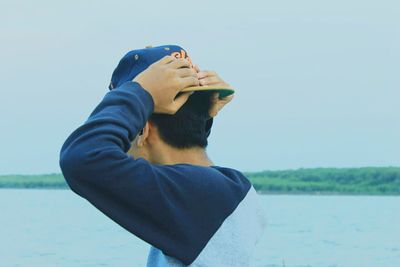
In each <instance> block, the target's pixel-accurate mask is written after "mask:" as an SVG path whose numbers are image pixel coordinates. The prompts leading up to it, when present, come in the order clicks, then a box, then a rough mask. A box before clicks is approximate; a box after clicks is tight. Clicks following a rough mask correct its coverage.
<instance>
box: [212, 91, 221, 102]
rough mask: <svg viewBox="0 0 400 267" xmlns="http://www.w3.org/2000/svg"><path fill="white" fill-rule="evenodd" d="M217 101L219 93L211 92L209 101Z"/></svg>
mask: <svg viewBox="0 0 400 267" xmlns="http://www.w3.org/2000/svg"><path fill="white" fill-rule="evenodd" d="M218 101H219V93H218V92H215V93H212V95H211V102H212V103H215V102H218Z"/></svg>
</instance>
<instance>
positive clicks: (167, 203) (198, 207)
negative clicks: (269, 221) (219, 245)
mask: <svg viewBox="0 0 400 267" xmlns="http://www.w3.org/2000/svg"><path fill="white" fill-rule="evenodd" d="M153 109H154V102H153V99H152V97H151V95H150V94H149V93H148V92H147V91H146V90H144V89H143V88H142V87H141V86H140V85H139V84H138V83H135V82H127V83H125V84H123V85H122V86H120V87H118V88H116V89H114V90H112V91H110V92H108V93H107V94H106V95H105V97H104V98H103V100H102V101H101V102H100V104H98V106H97V107H96V108H95V109H94V111H93V112H92V113H91V114H90V116H89V118H88V119H87V120H86V122H85V123H84V124H83V125H82V126H80V127H79V128H78V129H76V130H75V131H74V132H73V133H72V134H71V135H70V136H69V137H68V139H67V140H66V141H65V143H64V145H63V146H62V149H61V153H60V166H61V169H62V172H63V175H64V177H65V179H66V181H67V183H68V185H69V186H70V188H71V189H72V190H73V191H74V192H75V193H77V194H78V195H80V196H82V197H83V198H85V199H87V200H88V201H89V202H90V203H91V204H92V205H93V206H95V207H96V208H97V209H99V210H100V211H101V212H103V213H104V214H105V215H107V216H108V217H109V218H111V219H112V220H114V221H115V222H116V223H118V224H119V225H121V226H122V227H124V228H125V229H126V230H128V231H129V232H130V233H132V234H134V235H135V236H137V237H139V238H141V239H142V240H144V241H145V242H147V243H149V244H150V245H151V246H152V251H151V253H150V254H151V255H153V256H151V257H149V261H152V262H153V264H152V265H153V266H155V265H157V266H167V265H168V263H165V264H160V262H161V261H160V257H165V258H168V259H170V260H174V261H176V262H180V263H181V264H182V266H183V265H189V264H191V263H193V262H194V261H195V260H196V258H198V257H199V255H200V253H201V252H202V251H203V250H204V248H205V247H206V245H207V244H208V243H210V240H212V237H213V235H215V233H216V232H217V231H218V230H219V229H220V228H221V226H222V225H223V223H224V221H226V220H227V218H228V217H229V216H230V215H231V214H232V213H233V212H234V211H235V209H237V207H238V205H239V204H240V203H241V202H242V201H243V199H244V198H245V197H246V195H248V192H249V191H250V189H251V188H252V186H251V184H250V182H249V181H248V179H247V178H246V177H245V176H244V175H243V174H242V173H241V172H239V171H236V170H234V169H230V168H223V167H218V166H211V167H204V166H196V165H190V164H176V165H156V164H151V163H149V162H148V161H146V160H145V159H142V158H137V159H135V158H133V157H132V156H130V155H128V154H127V151H128V150H129V148H130V144H131V142H132V140H133V139H134V138H135V136H137V134H138V133H139V132H140V130H141V129H142V128H143V127H144V125H145V123H146V121H147V120H148V118H149V116H150V115H151V114H152V112H153ZM235 231H238V230H237V229H236V230H235ZM227 242H229V241H227ZM156 262H158V263H156ZM163 262H166V261H165V260H163ZM168 266H172V264H170V265H168ZM174 266H178V265H174ZM179 266H180V265H179ZM193 266H194V265H193Z"/></svg>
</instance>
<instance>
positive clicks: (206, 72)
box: [197, 70, 218, 79]
mask: <svg viewBox="0 0 400 267" xmlns="http://www.w3.org/2000/svg"><path fill="white" fill-rule="evenodd" d="M210 76H218V74H217V73H216V72H215V71H210V70H203V71H200V72H199V73H197V77H199V79H202V78H205V77H210Z"/></svg>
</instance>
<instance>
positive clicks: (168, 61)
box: [156, 56, 176, 64]
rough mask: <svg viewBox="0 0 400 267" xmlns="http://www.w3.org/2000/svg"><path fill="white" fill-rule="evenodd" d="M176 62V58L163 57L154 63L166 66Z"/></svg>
mask: <svg viewBox="0 0 400 267" xmlns="http://www.w3.org/2000/svg"><path fill="white" fill-rule="evenodd" d="M175 60H176V57H173V56H165V57H163V58H162V59H160V60H159V61H157V62H156V63H160V64H168V63H171V62H173V61H175Z"/></svg>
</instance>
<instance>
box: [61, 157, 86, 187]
mask: <svg viewBox="0 0 400 267" xmlns="http://www.w3.org/2000/svg"><path fill="white" fill-rule="evenodd" d="M83 162H84V161H83V159H82V158H81V157H80V156H79V154H78V153H74V152H73V151H68V150H67V151H63V150H62V151H61V154H60V161H59V164H60V168H61V171H62V174H63V176H64V178H65V180H66V181H67V183H68V185H69V186H70V187H71V189H73V188H72V187H73V185H74V184H76V182H74V181H79V180H80V179H81V178H82V177H83V175H84V172H85V171H84V170H85V166H84V164H82V163H83Z"/></svg>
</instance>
